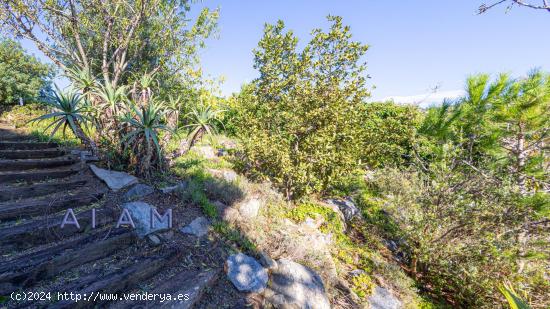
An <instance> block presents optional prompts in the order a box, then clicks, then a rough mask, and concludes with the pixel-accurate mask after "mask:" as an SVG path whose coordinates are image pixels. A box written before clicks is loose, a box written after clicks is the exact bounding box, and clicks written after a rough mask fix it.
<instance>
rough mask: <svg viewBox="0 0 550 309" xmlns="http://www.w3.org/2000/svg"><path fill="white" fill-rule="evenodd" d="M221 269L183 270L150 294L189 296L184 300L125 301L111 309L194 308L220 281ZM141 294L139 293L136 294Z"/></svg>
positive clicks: (156, 287)
mask: <svg viewBox="0 0 550 309" xmlns="http://www.w3.org/2000/svg"><path fill="white" fill-rule="evenodd" d="M221 273H222V270H221V269H209V270H202V271H190V270H187V269H186V270H183V271H181V272H179V273H177V274H175V275H174V276H172V277H170V278H166V279H164V280H162V281H161V282H160V284H158V285H156V286H154V287H153V288H152V289H151V290H150V291H148V292H149V293H150V294H166V293H169V294H172V295H174V296H176V297H177V296H178V295H184V297H185V295H187V297H186V298H184V299H182V300H172V301H164V302H160V301H124V302H119V303H116V304H114V305H112V306H111V307H110V309H131V308H178V309H189V308H193V307H194V306H195V305H196V304H197V303H198V302H199V301H200V300H201V299H202V296H203V294H204V292H205V291H206V290H207V289H208V288H210V287H212V286H213V285H214V284H215V283H216V281H217V280H218V279H219V277H220V274H221ZM135 293H136V294H139V293H140V292H139V291H136V292H135Z"/></svg>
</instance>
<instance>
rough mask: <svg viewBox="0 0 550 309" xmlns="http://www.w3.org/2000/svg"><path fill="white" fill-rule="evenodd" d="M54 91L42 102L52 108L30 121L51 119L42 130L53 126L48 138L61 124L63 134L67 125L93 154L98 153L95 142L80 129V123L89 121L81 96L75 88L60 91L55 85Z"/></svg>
mask: <svg viewBox="0 0 550 309" xmlns="http://www.w3.org/2000/svg"><path fill="white" fill-rule="evenodd" d="M55 88H56V91H54V92H53V94H52V95H51V96H50V97H49V98H48V100H46V101H45V102H44V104H46V105H47V106H49V107H50V108H51V109H52V112H51V113H49V114H45V115H42V116H40V117H37V118H34V119H32V120H31V122H34V121H38V122H41V121H43V120H46V119H53V121H52V123H51V124H50V125H48V126H47V127H46V129H44V132H46V131H47V130H49V129H50V128H52V127H53V130H52V132H51V134H50V140H51V139H52V138H53V136H54V135H55V133H56V132H57V131H58V130H59V129H60V128H61V126H63V136H65V133H66V130H67V127H69V128H71V130H72V131H73V133H74V135H75V136H76V137H77V138H78V139H80V141H81V142H82V143H83V144H84V145H86V146H87V147H89V148H90V149H91V150H92V152H93V153H94V154H98V149H97V146H96V144H95V142H94V141H93V140H92V139H90V138H89V137H88V136H86V134H85V133H84V131H83V130H82V125H86V123H88V122H89V121H90V118H89V117H88V115H87V114H88V112H89V109H88V106H87V104H86V102H85V100H84V99H83V97H82V96H80V94H79V93H78V92H76V91H75V90H72V89H70V90H67V91H66V92H62V91H61V90H59V88H58V87H57V86H56V87H55Z"/></svg>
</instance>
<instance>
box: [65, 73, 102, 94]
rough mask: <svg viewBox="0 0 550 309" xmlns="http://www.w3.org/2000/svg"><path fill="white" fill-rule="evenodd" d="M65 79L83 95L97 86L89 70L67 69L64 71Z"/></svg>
mask: <svg viewBox="0 0 550 309" xmlns="http://www.w3.org/2000/svg"><path fill="white" fill-rule="evenodd" d="M65 77H67V78H68V79H70V80H71V82H72V83H73V85H74V86H75V87H76V88H77V89H79V90H80V91H81V92H82V93H83V94H84V95H87V94H88V93H89V92H90V91H92V89H94V88H95V87H96V85H97V81H96V79H95V77H94V75H93V74H92V71H91V70H90V69H89V68H88V69H86V68H80V67H77V66H75V67H69V68H67V69H66V70H65Z"/></svg>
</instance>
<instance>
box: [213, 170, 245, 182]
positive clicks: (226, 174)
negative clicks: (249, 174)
mask: <svg viewBox="0 0 550 309" xmlns="http://www.w3.org/2000/svg"><path fill="white" fill-rule="evenodd" d="M208 172H209V173H210V175H212V176H214V177H216V178H218V179H223V180H225V181H227V182H234V181H236V180H237V178H238V177H239V176H238V175H237V173H235V171H233V170H230V169H224V170H216V169H208Z"/></svg>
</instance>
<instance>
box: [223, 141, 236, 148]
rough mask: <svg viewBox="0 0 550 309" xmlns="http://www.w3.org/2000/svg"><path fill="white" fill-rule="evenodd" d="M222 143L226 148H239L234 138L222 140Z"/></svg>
mask: <svg viewBox="0 0 550 309" xmlns="http://www.w3.org/2000/svg"><path fill="white" fill-rule="evenodd" d="M220 144H221V146H222V147H223V148H224V149H236V148H237V144H236V143H235V142H234V141H232V140H224V141H221V143H220Z"/></svg>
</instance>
